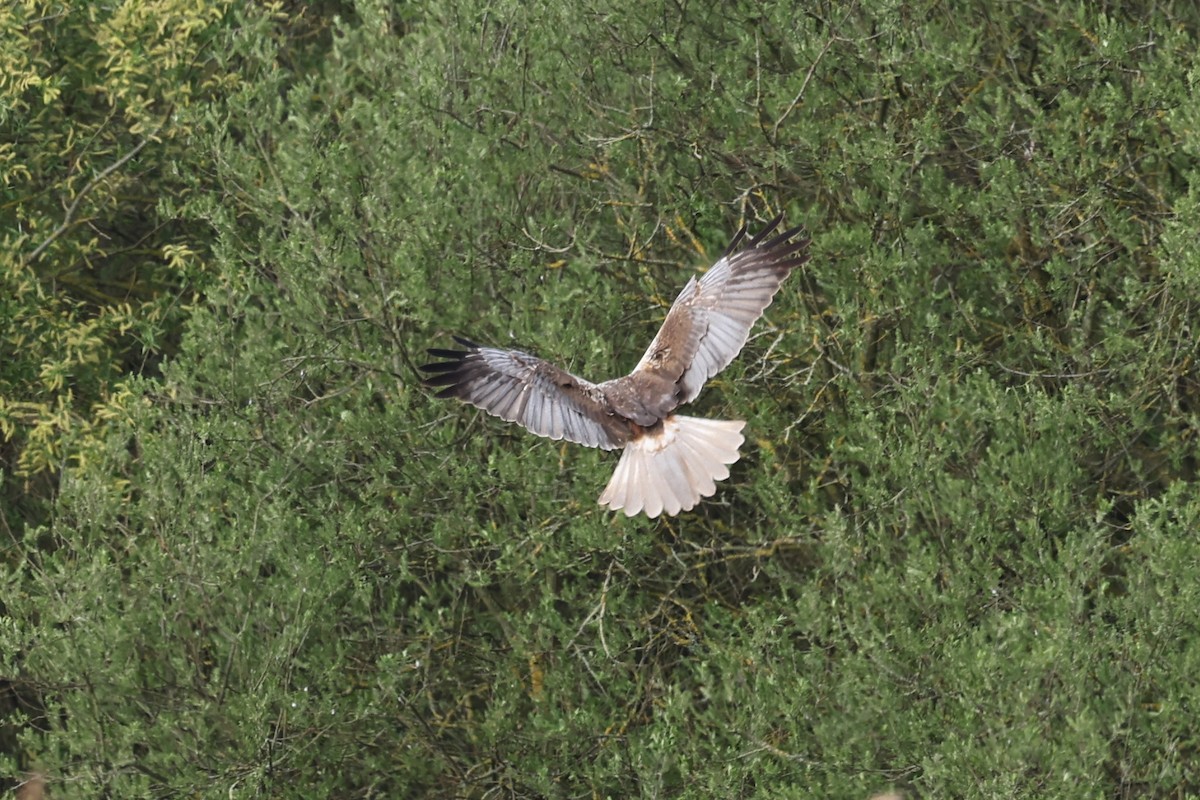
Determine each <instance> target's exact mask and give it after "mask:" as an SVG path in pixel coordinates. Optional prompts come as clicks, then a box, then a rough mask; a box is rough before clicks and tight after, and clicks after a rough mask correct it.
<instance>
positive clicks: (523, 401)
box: [421, 217, 809, 517]
mask: <svg viewBox="0 0 1200 800" xmlns="http://www.w3.org/2000/svg"><path fill="white" fill-rule="evenodd" d="M779 221H780V218H779V217H776V218H775V219H774V220H773V221H772V222H770V223H769V224H768V225H767V226H766V228H765V229H764V230H762V231H761V232H760V233H759V234H758V235H757V236H755V237H754V238H753V239H751V240H750V242H749V243H748V246H747V247H746V248H744V249H742V250H739V251H737V252H734V251H735V250H737V247H738V245H739V244H740V243H741V241H742V239H743V238H744V236H745V234H746V228H745V226H743V227H742V229H741V230H740V231H739V232H738V234H737V235H736V236H735V237H734V240H733V243H732V244H730V246H729V248H728V249H727V250H726V251H725V253H724V255H722V256H721V258H720V259H718V261H717V262H716V263H715V264H714V265H713V266H712V268H711V269H709V271H708V272H706V273H705V274H704V275H703V276H701V277H700V279H699V280H697V279H696V278H695V277H693V278H691V279H690V280H689V281H688V284H687V286H685V287H684V289H683V291H682V292H681V293H680V294H679V296H678V297H677V298H676V300H675V302H674V304H673V305H672V306H671V310H670V311H669V312H668V314H667V318H666V320H664V321H663V324H662V327H661V328H660V329H659V331H658V335H657V336H655V337H654V341H653V342H651V343H650V347H649V348H648V349H647V350H646V353H645V355H643V356H642V359H641V361H639V362H638V365H637V366H636V367H635V368H634V370H633V372H631V373H629V374H628V375H625V376H623V377H620V378H616V379H613V380H609V381H605V382H603V383H599V384H593V383H590V382H588V381H586V380H583V379H582V378H578V377H576V376H574V375H572V374H570V373H568V372H566V371H564V370H562V369H559V368H558V367H556V366H554V365H553V364H550V363H549V362H547V361H543V360H542V359H540V358H537V357H536V356H533V355H530V354H529V353H524V352H521V351H519V350H507V349H501V348H493V347H485V346H483V345H478V344H475V343H474V342H471V341H469V340H467V339H462V338H459V337H455V340H456V341H457V342H458V343H459V344H461V345H462V346H463V347H464V348H466V349H464V350H439V349H432V350H430V351H429V352H430V354H431V355H433V356H435V357H438V358H442V359H445V360H443V361H440V362H435V363H432V364H426V365H425V366H423V367H421V369H422V370H424V371H426V372H429V373H432V377H430V378H428V379H427V380H426V382H427V383H428V384H430V385H432V386H442V387H445V388H443V389H442V390H441V391H440V392H438V396H439V397H454V398H457V399H459V400H463V401H464V402H468V403H471V404H472V405H475V406H477V407H479V408H481V409H483V410H484V411H486V412H488V413H489V414H493V415H495V416H498V417H500V418H501V419H504V420H507V421H509V422H516V423H518V424H520V425H522V426H524V427H525V428H527V429H529V430H530V431H531V432H533V433H536V434H538V435H540V436H546V437H549V438H551V439H566V440H568V441H572V442H576V443H578V444H582V445H585V446H588V447H599V448H601V449H603V450H615V449H618V448H623V449H624V453H623V454H622V456H621V461H620V462H619V463H618V465H617V469H616V472H614V473H613V477H612V480H610V481H609V484H608V487H607V488H606V489H605V490H604V493H603V494H602V495H601V496H600V503H601V505H606V506H608V507H609V508H611V509H613V510H614V511H615V510H623V511H624V512H625V514H626V515H628V516H634V515H635V514H638V513H641V512H645V513H646V514H647V515H648V516H650V517H657V516H658V515H659V514H661V513H663V512H664V511H665V512H666V513H668V514H677V513H679V512H680V511H687V510H690V509H691V508H692V507H693V506H695V504H696V503H697V502H698V501H699V499H700V498H701V497H708V496H710V495H712V494H713V493H714V492H715V491H716V481H719V480H724V479H725V478H727V477H729V466H728V465H730V464H732V463H734V462H735V461H737V459H738V448H739V447H741V445H742V442H743V441H744V439H743V437H742V434H741V430H742V428H743V427H744V425H745V423H744V422H741V421H722V420H705V419H698V418H695V417H685V416H681V415H677V414H675V413H674V411H675V409H677V408H678V407H679V406H681V405H684V404H685V403H689V402H691V401H692V400H693V399H695V397H696V395H697V394H699V392H700V389H701V388H702V387H703V385H704V382H705V381H707V380H708V379H709V378H711V377H712V376H713V375H715V374H716V373H718V372H720V371H721V370H722V369H724V368H725V367H726V366H727V365H728V364H729V362H730V361H732V360H733V358H734V356H736V355H737V354H738V352H739V351H740V350H741V349H742V345H744V344H745V342H746V338H747V337H748V336H749V333H750V328H751V327H752V326H753V324H754V322H755V321H756V320H757V319H758V318H759V317H760V316H761V315H762V313H763V310H764V309H766V307H767V306H768V305H770V303H771V300H772V299H773V298H774V296H775V293H776V292H777V291H778V290H779V286H780V284H782V282H783V280H784V279H785V278H786V277H787V276H788V274H790V273H791V271H792V270H793V269H795V268H796V267H799V266H801V265H802V264H804V263H805V262H806V261H807V260H808V245H809V240H808V239H807V238H803V239H799V240H796V237H797V236H798V235H799V234H800V232H801V229H800V228H793V229H791V230H788V231H785V232H784V233H782V234H780V235H778V236H776V237H774V238H772V239H770V240H767V239H766V237H767V236H768V235H769V234H770V233H771V232H772V231H773V230H774V229H775V228H776V227H777V226H778V225H779Z"/></svg>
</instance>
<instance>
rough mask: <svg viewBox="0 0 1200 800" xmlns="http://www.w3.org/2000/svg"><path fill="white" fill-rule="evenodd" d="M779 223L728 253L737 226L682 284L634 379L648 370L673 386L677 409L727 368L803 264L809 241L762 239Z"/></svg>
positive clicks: (790, 233)
mask: <svg viewBox="0 0 1200 800" xmlns="http://www.w3.org/2000/svg"><path fill="white" fill-rule="evenodd" d="M781 219H782V217H776V218H775V219H773V220H772V221H771V222H770V223H768V224H767V227H766V228H764V229H763V230H762V231H760V232H759V233H758V235H756V236H755V237H754V238H753V239H751V240H750V242H749V243H748V244H747V246H746V247H745V248H744V249H742V250H738V251H737V252H734V251H735V250H737V248H738V245H740V244H741V242H742V239H743V238H744V237H745V235H746V227H745V226H744V225H743V226H742V229H741V230H739V231H738V233H737V235H736V236H735V237H734V238H733V242H732V243H731V244H730V245H729V247H728V248H727V249H726V250H725V253H724V254H723V255H722V256H721V258H720V259H718V260H717V263H715V264H713V266H712V268H711V269H709V270H708V272H706V273H704V275H702V276H701V277H700V279H699V280H697V279H696V278H694V277H693V278H692V279H691V280H689V281H688V284H687V286H685V287H684V288H683V291H682V292H680V293H679V297H677V298H676V299H675V302H674V304H672V306H671V310H670V311H669V312H668V313H667V318H666V319H665V320H664V321H663V324H662V327H661V328H660V329H659V331H658V335H657V336H655V337H654V341H653V342H651V343H650V348H649V349H648V350H646V354H645V355H644V356H642V360H641V361H640V362H639V363H638V365H637V367H635V368H634V373H635V374H636V373H637V372H638V371H639V370H648V371H651V372H654V373H657V374H658V375H660V376H662V377H665V378H667V379H669V380H673V381H675V382H676V384H677V386H678V387H679V392H678V402H679V403H680V404H683V403H687V402H690V401H691V400H694V399H695V397H696V395H697V394H699V393H700V389H701V387H703V386H704V382H705V381H707V380H708V379H709V378H711V377H712V376H713V375H716V374H717V373H718V372H720V371H721V370H723V369H725V367H727V366H729V362H730V361H732V360H733V359H734V357H735V356H736V355H737V354H738V353H739V352H740V351H741V349H742V346H743V345H744V344H745V343H746V338H747V337H748V336H749V335H750V328H751V327H753V325H754V323H755V322H756V321H757V320H758V318H759V317H761V316H762V313H763V311H764V310H766V307H767V306H769V305H770V304H771V301H772V300H773V299H774V297H775V293H776V292H778V291H779V286H780V284H782V283H783V280H784V279H785V278H786V277H787V276H788V275H789V274H790V273H791V271H792V270H793V269H795V268H797V267H799V266H801V265H802V264H804V263H805V262H807V261H808V259H809V253H808V246H809V243H810V240H809V238H808V237H807V236H800V234H801V232H802V230H803V228H801V227H796V228H791V229H790V230H786V231H784V232H783V233H781V234H779V235H778V236H775V237H773V238H770V239H768V238H767V237H768V236H770V235H771V233H772V231H774V230H775V229H776V228H777V227H778V226H779V222H780V220H781ZM797 237H800V238H797Z"/></svg>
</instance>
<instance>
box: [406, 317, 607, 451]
mask: <svg viewBox="0 0 1200 800" xmlns="http://www.w3.org/2000/svg"><path fill="white" fill-rule="evenodd" d="M454 339H455V341H457V342H458V343H459V344H460V345H462V346H463V347H464V348H466V349H465V350H437V349H431V350H430V351H429V354H430V355H432V356H435V357H437V358H441V359H445V360H444V361H437V362H434V363H431V364H425V365H424V366H422V367H420V369H421V370H423V371H425V372H428V373H431V377H428V378H426V379H425V383H426V384H427V385H429V386H442V387H445V388H443V389H442V390H441V391H439V392H438V395H437V396H438V397H454V398H457V399H459V400H462V401H463V402H466V403H470V404H471V405H473V406H476V407H477V408H481V409H483V410H484V411H486V412H487V413H489V414H493V415H495V416H497V417H500V418H501V419H503V420H506V421H508V422H515V423H517V424H518V425H521V426H523V427H524V428H526V429H528V430H529V431H530V432H532V433H536V434H537V435H538V436H546V437H548V438H550V439H566V440H567V441H570V442H575V443H577V444H582V445H585V446H587V447H599V448H600V449H602V450H615V449H617V448H619V447H622V446H624V444H625V442H626V441H628V440H629V437H630V433H629V430H628V427H627V426H626V425H624V424H622V422H621V421H620V420H619V419H618V418H616V417H614V416H613V413H612V411H611V410H610V409H609V408H608V405H607V403H606V401H605V399H604V396H603V394H602V393H601V392H600V391H599V390H598V389H597V388H596V386H595V385H594V384H592V383H589V382H587V381H585V380H583V379H582V378H577V377H575V376H574V375H572V374H571V373H569V372H567V371H565V370H562V369H559V368H558V367H556V366H554V365H553V364H551V363H549V362H548V361H543V360H542V359H540V358H538V357H536V356H531V355H530V354H528V353H523V352H521V351H520V350H504V349H501V348H496V347H484V346H482V345H478V344H475V343H474V342H471V341H469V340H467V339H461V338H459V337H457V336H456V337H454Z"/></svg>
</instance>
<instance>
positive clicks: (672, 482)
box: [600, 416, 746, 518]
mask: <svg viewBox="0 0 1200 800" xmlns="http://www.w3.org/2000/svg"><path fill="white" fill-rule="evenodd" d="M745 425H746V423H745V422H743V421H741V420H716V419H699V418H697V417H680V416H672V417H667V418H666V419H665V420H663V423H662V430H660V431H656V432H655V433H653V434H647V435H645V436H642V437H640V438H638V439H634V440H633V441H631V442H629V443H628V444H626V445H625V451H624V452H623V453H622V454H621V461H620V463H618V464H617V471H616V472H614V473H613V476H612V480H610V481H609V482H608V486H607V487H606V488H605V489H604V494H602V495H600V505H602V506H608V507H609V508H610V509H612V510H613V511H618V510H620V511H624V512H625V515H626V516H629V517H632V516H635V515H636V514H639V513H643V512H644V513H645V514H646V516H648V517H652V518H653V517H657V516H658V515H659V514H661V513H663V512H664V511H665V512H666V513H667V514H678V513H679V512H680V511H688V510H690V509H691V508H692V507H693V506H695V505H696V503H697V502H699V500H700V498H701V497H708V496H709V495H711V494H713V493H714V492H716V491H717V484H716V482H717V481H721V480H725V479H726V478H728V477H729V465H730V464H732V463H734V462H735V461H737V460H738V457H739V456H738V448H739V447H741V446H742V442H744V441H745V437H744V436H742V428H743V427H744V426H745Z"/></svg>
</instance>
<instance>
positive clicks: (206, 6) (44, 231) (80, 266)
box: [0, 0, 230, 525]
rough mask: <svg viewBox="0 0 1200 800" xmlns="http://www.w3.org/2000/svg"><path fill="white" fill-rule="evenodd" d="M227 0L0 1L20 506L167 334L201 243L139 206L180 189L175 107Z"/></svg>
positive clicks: (197, 84) (204, 84)
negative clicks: (120, 0) (134, 0)
mask: <svg viewBox="0 0 1200 800" xmlns="http://www.w3.org/2000/svg"><path fill="white" fill-rule="evenodd" d="M229 5H230V2H229V0H217V1H216V2H182V0H154V2H142V3H132V2H131V3H124V4H77V5H75V6H71V5H69V4H62V3H56V2H45V1H44V0H24V1H23V2H13V3H5V4H4V6H3V7H2V8H0V75H2V76H3V77H0V130H2V131H3V135H2V136H0V141H2V142H3V144H0V198H2V199H3V200H2V202H0V245H2V246H0V298H3V299H0V342H2V343H3V347H4V350H5V353H6V357H5V359H4V361H3V363H0V469H3V472H4V483H3V485H2V486H0V496H3V497H4V498H5V506H6V508H18V509H20V513H19V516H21V517H25V518H26V519H28V520H30V521H32V520H33V517H34V515H36V514H37V513H38V512H37V511H36V510H35V508H36V506H37V504H38V502H39V501H45V500H47V499H48V498H49V497H50V496H51V495H52V492H53V485H52V481H53V474H54V473H55V472H57V471H58V470H60V469H62V468H63V467H64V466H66V465H68V464H82V463H83V462H85V461H86V460H87V458H88V457H89V453H90V452H91V451H92V450H93V449H95V448H97V447H100V446H101V440H102V439H103V438H104V437H105V436H106V435H107V431H106V427H105V426H106V425H107V422H108V420H110V419H112V418H114V417H119V416H122V415H124V414H125V413H127V408H126V401H127V393H126V392H125V391H124V390H123V389H122V388H121V386H120V383H121V378H122V376H123V375H125V374H127V373H129V372H131V371H134V372H136V371H141V370H142V369H145V368H146V367H147V365H151V366H152V364H153V363H154V362H155V361H156V360H157V358H158V357H159V355H160V354H161V352H162V351H163V349H164V344H165V342H166V341H167V340H169V339H170V338H172V337H175V336H178V333H179V329H180V327H181V325H182V314H181V312H183V311H184V309H185V307H186V302H187V301H188V299H189V295H190V294H191V292H192V291H194V288H195V284H194V281H195V279H196V277H197V273H198V271H199V270H201V269H202V266H201V263H200V260H199V254H200V252H202V250H203V242H202V241H201V240H200V239H199V238H198V237H197V236H196V231H195V230H194V229H192V230H189V229H188V228H187V226H184V225H181V224H179V223H178V222H177V221H176V220H174V219H171V218H169V217H166V218H164V217H161V216H159V215H158V214H157V212H156V206H157V203H158V201H159V198H161V197H164V196H171V195H174V194H176V193H177V192H179V191H180V189H181V183H180V181H179V180H178V176H177V174H175V168H176V166H177V164H178V162H180V161H182V160H186V155H185V154H186V153H187V148H188V145H187V138H188V137H189V136H190V135H192V132H193V131H192V129H191V128H190V126H189V125H187V124H186V123H183V122H182V121H181V118H180V117H179V116H177V114H179V113H181V112H183V111H185V110H186V109H188V108H189V107H190V106H191V105H192V104H193V103H196V102H204V101H205V100H206V99H207V96H208V95H209V93H210V92H211V91H212V90H213V89H214V87H215V86H216V85H217V84H219V83H220V82H221V76H219V75H217V74H215V73H213V72H211V71H210V70H209V66H208V62H209V61H210V59H209V56H208V55H207V54H206V49H207V45H208V42H209V41H210V40H211V38H212V36H213V33H214V30H215V29H216V28H217V27H219V25H220V23H221V20H222V17H223V16H224V14H225V11H226V9H227V8H228V6H229ZM197 166H199V165H197ZM18 481H19V482H18ZM17 519H18V514H13V515H12V516H8V514H7V513H6V522H7V523H8V524H9V525H13V524H16V520H17Z"/></svg>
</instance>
